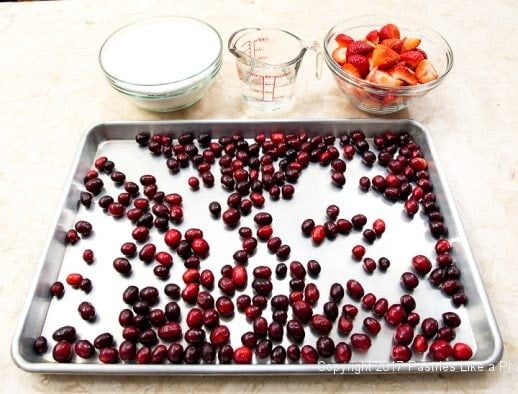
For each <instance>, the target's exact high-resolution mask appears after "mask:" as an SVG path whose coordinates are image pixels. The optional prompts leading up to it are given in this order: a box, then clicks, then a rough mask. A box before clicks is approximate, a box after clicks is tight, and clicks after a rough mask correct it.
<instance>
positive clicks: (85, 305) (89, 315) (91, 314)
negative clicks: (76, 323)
mask: <svg viewBox="0 0 518 394" xmlns="http://www.w3.org/2000/svg"><path fill="white" fill-rule="evenodd" d="M77 310H78V312H79V315H81V318H82V319H83V320H87V321H93V320H95V308H94V306H93V305H92V304H91V303H89V302H87V301H83V302H81V303H80V304H79V306H78V308H77Z"/></svg>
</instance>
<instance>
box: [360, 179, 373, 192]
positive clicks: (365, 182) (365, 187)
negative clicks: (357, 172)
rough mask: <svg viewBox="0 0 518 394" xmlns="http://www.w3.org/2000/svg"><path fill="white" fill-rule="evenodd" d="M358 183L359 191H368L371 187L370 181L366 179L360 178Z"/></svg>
mask: <svg viewBox="0 0 518 394" xmlns="http://www.w3.org/2000/svg"><path fill="white" fill-rule="evenodd" d="M359 183H360V189H362V190H363V191H364V192H367V191H369V189H370V187H371V180H370V179H369V178H368V177H366V176H362V177H361V178H360V180H359Z"/></svg>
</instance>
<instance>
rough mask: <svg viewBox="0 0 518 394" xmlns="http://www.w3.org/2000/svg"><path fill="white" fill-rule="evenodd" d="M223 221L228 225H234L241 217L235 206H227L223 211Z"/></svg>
mask: <svg viewBox="0 0 518 394" xmlns="http://www.w3.org/2000/svg"><path fill="white" fill-rule="evenodd" d="M222 217H223V222H224V223H225V224H226V225H227V226H230V227H233V226H236V225H237V223H238V222H239V220H240V219H241V214H240V213H239V211H238V210H237V209H235V208H229V209H227V210H226V211H225V212H223V216H222Z"/></svg>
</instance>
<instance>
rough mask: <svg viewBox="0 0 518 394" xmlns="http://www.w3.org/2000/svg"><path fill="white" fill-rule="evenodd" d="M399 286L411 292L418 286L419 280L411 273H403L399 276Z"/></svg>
mask: <svg viewBox="0 0 518 394" xmlns="http://www.w3.org/2000/svg"><path fill="white" fill-rule="evenodd" d="M401 284H402V285H403V286H404V287H405V289H407V290H413V289H415V288H416V287H417V285H419V279H418V278H417V276H415V274H413V273H411V272H405V273H403V275H401Z"/></svg>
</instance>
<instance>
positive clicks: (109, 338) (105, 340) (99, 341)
mask: <svg viewBox="0 0 518 394" xmlns="http://www.w3.org/2000/svg"><path fill="white" fill-rule="evenodd" d="M112 345H113V335H112V334H110V333H109V332H105V333H102V334H99V335H97V337H95V339H94V346H95V348H96V349H103V348H105V347H109V346H112Z"/></svg>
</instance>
